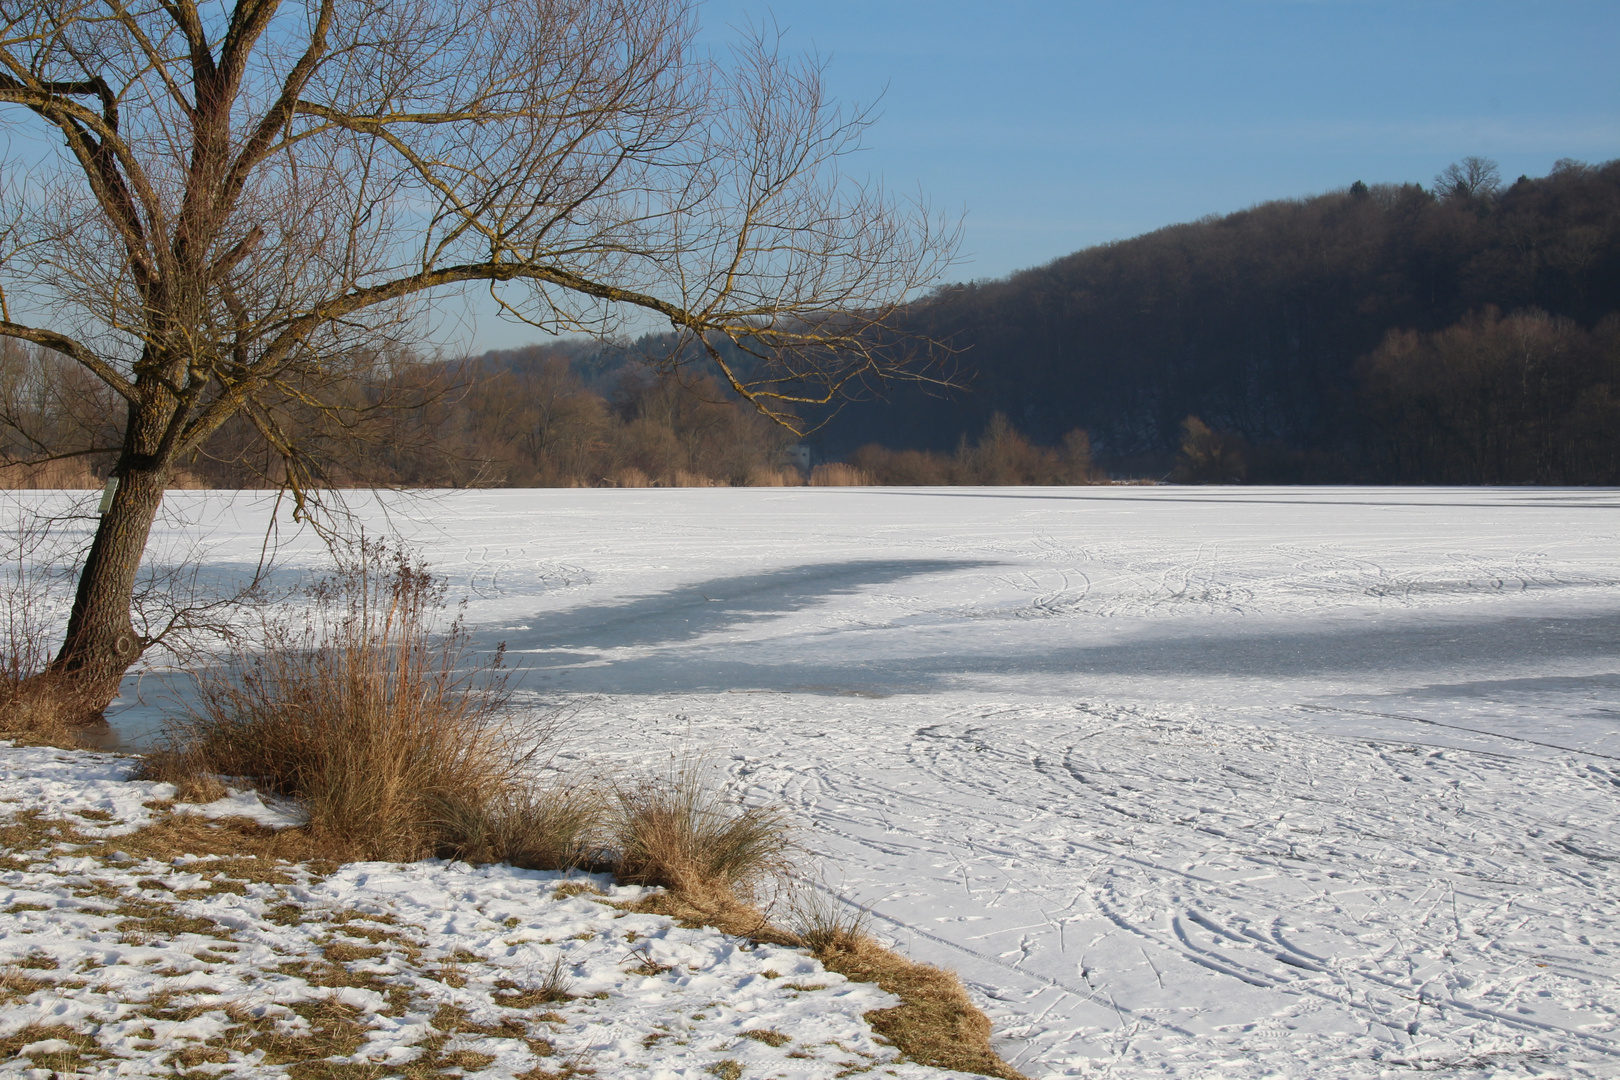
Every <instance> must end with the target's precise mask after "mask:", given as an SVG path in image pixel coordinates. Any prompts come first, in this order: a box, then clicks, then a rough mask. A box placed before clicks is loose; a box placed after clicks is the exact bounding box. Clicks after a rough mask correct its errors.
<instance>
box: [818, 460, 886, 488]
mask: <svg viewBox="0 0 1620 1080" xmlns="http://www.w3.org/2000/svg"><path fill="white" fill-rule="evenodd" d="M810 486H811V487H871V486H872V477H871V474H869V473H868V472H867V471H866V470H865V469H857V468H856V467H855V466H853V465H846V464H844V463H843V462H842V461H829V462H826V463H825V464H821V465H817V466H816V467H815V468H814V469H812V470H810Z"/></svg>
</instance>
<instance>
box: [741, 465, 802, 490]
mask: <svg viewBox="0 0 1620 1080" xmlns="http://www.w3.org/2000/svg"><path fill="white" fill-rule="evenodd" d="M746 486H747V487H803V486H804V474H803V473H801V472H799V470H798V469H793V468H786V469H772V468H767V467H766V466H763V465H756V466H754V467H753V468H752V469H749V470H748V483H747V485H746Z"/></svg>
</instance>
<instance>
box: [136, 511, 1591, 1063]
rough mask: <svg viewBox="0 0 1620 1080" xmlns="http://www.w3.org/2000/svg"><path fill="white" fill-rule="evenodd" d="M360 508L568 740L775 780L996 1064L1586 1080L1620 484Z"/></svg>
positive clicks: (853, 890)
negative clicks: (955, 1002) (507, 653)
mask: <svg viewBox="0 0 1620 1080" xmlns="http://www.w3.org/2000/svg"><path fill="white" fill-rule="evenodd" d="M267 505H268V504H267V503H266V502H264V501H262V500H259V501H256V500H255V499H254V497H251V496H246V495H238V496H235V497H233V498H230V499H227V498H225V497H221V496H217V495H202V494H194V493H177V494H176V495H173V496H171V506H172V507H173V508H174V509H175V510H176V512H177V517H179V518H184V517H186V516H187V515H188V512H189V514H190V516H191V517H193V518H194V519H197V520H201V521H205V522H206V523H207V530H208V534H209V538H210V539H209V542H210V543H212V544H213V545H214V546H213V548H212V551H213V554H212V555H211V556H210V557H211V558H212V559H214V560H216V561H217V562H218V564H219V565H220V566H221V567H222V568H228V567H229V566H230V565H232V564H236V565H251V564H252V562H253V561H254V560H255V559H256V558H257V555H258V552H259V548H260V543H261V541H262V529H263V525H264V523H263V507H265V506H267ZM388 505H389V509H390V513H389V515H388V517H387V521H388V523H389V524H390V525H391V526H392V527H395V528H398V529H400V530H401V531H403V532H404V533H406V534H407V535H409V536H410V537H411V538H412V539H413V540H414V541H415V542H416V543H419V544H420V545H422V546H423V547H424V548H425V549H426V551H427V553H428V556H429V558H430V560H431V561H432V562H433V563H434V565H435V566H436V568H437V569H439V570H440V571H441V572H444V573H447V574H448V575H450V577H451V580H452V584H453V586H454V587H455V589H457V590H459V591H461V592H464V593H466V594H467V595H468V596H469V597H470V598H471V607H470V614H471V617H472V619H473V621H474V622H475V623H476V624H477V625H478V627H479V632H480V634H482V635H483V637H484V639H485V640H487V641H488V642H491V643H493V642H494V641H497V640H504V641H505V642H507V644H508V646H509V648H510V649H511V650H512V651H513V652H514V654H515V655H516V656H518V657H519V658H520V659H521V660H522V661H523V662H524V664H525V665H526V668H525V670H526V675H525V680H524V688H525V693H527V694H530V695H532V696H533V698H534V699H535V700H537V701H543V702H548V703H554V704H569V705H571V706H572V707H574V708H576V709H577V710H578V712H577V713H576V715H575V716H574V718H573V720H572V721H571V723H570V732H571V735H572V739H571V741H570V743H569V745H568V747H567V749H566V753H567V754H568V755H570V756H572V757H573V758H576V759H582V760H594V761H602V760H609V761H614V762H621V763H624V764H627V765H629V764H647V763H650V762H656V761H659V760H662V759H664V758H666V757H667V756H668V755H669V754H671V753H677V752H681V751H682V750H685V749H689V748H694V747H695V748H699V749H705V750H708V751H710V752H711V753H712V754H713V755H714V756H715V757H716V758H717V760H719V761H720V762H721V763H723V764H724V765H725V767H726V768H727V769H728V770H729V772H730V774H731V776H732V778H733V779H734V780H735V781H736V782H737V783H738V784H739V785H741V786H742V787H743V789H744V790H745V791H746V792H747V793H748V794H749V796H750V797H752V798H757V799H761V800H767V799H768V800H774V801H778V802H785V803H786V804H787V805H788V806H789V807H791V808H792V809H793V810H794V811H795V812H796V813H797V814H798V815H799V816H800V817H801V819H802V820H803V821H804V822H805V823H806V825H807V827H808V829H809V830H810V833H811V836H812V838H813V843H814V845H815V846H816V847H817V848H818V849H819V850H820V851H821V852H822V853H824V855H825V856H826V859H825V864H824V865H825V867H826V875H827V884H828V886H829V887H831V888H833V889H835V890H837V891H838V892H839V893H840V894H841V895H843V896H845V897H847V898H849V899H850V900H851V901H853V902H858V903H860V904H862V905H865V906H867V907H868V908H869V909H870V911H871V913H872V918H873V921H874V925H875V927H876V928H877V929H878V930H879V931H880V932H882V933H884V934H886V935H888V936H889V937H891V938H892V939H894V940H895V941H896V942H898V943H899V945H900V946H901V948H902V949H904V950H905V951H907V952H908V953H910V954H911V955H914V956H917V957H918V958H921V959H925V960H928V961H931V962H935V963H940V964H943V965H946V966H949V967H953V968H955V969H956V970H958V971H959V972H960V973H961V975H962V976H963V978H964V980H965V981H966V982H967V984H968V985H969V987H970V989H971V990H972V991H973V992H974V993H975V994H976V995H977V996H978V997H979V998H980V1000H981V1002H982V1003H983V1004H984V1005H985V1006H986V1008H987V1010H988V1011H989V1012H990V1013H991V1015H992V1017H993V1018H994V1019H995V1021H996V1023H997V1028H998V1033H999V1034H998V1039H999V1041H998V1047H999V1049H1000V1050H1001V1051H1002V1053H1003V1056H1004V1057H1006V1058H1007V1059H1008V1060H1009V1061H1011V1062H1012V1063H1013V1064H1014V1065H1016V1066H1017V1067H1019V1068H1020V1069H1022V1070H1024V1071H1025V1072H1027V1073H1029V1074H1030V1075H1032V1076H1045V1075H1052V1076H1063V1075H1076V1076H1090V1075H1098V1076H1103V1075H1118V1076H1122V1077H1123V1076H1131V1077H1136V1076H1170V1077H1204V1076H1210V1075H1217V1074H1218V1075H1221V1076H1230V1077H1262V1076H1266V1077H1270V1076H1282V1077H1316V1076H1335V1077H1372V1076H1385V1075H1396V1074H1401V1073H1405V1072H1410V1071H1413V1070H1436V1071H1445V1072H1448V1073H1450V1074H1452V1075H1471V1076H1549V1077H1553V1076H1557V1077H1567V1076H1620V1028H1617V1021H1620V951H1617V950H1620V835H1617V831H1620V829H1617V824H1616V822H1617V820H1620V493H1617V492H1614V491H1606V490H1547V489H1446V490H1439V489H1356V488H1317V489H1284V488H1269V489H1268V488H1244V489H1208V488H1140V487H1119V488H1079V489H1028V488H1025V489H910V490H873V489H797V490H776V491H771V490H640V491H635V490H621V491H600V490H596V491H502V492H457V493H452V494H448V495H436V496H433V497H430V498H428V499H425V500H418V501H415V502H412V501H409V500H404V499H391V500H390V502H389V504H388ZM368 515H369V519H370V521H371V522H372V525H371V527H372V528H373V529H378V528H382V527H383V521H384V518H383V515H381V514H380V513H378V512H376V510H375V508H371V509H370V510H366V509H365V508H362V516H363V517H364V516H368ZM176 535H178V534H176ZM298 544H302V545H303V546H301V547H300V546H297V545H289V546H288V548H287V549H286V552H285V555H284V558H285V560H286V565H287V567H288V568H289V569H293V570H296V569H299V568H301V567H313V566H315V565H317V563H318V561H319V557H320V553H319V549H318V546H317V545H316V544H314V543H313V542H305V541H302V540H300V541H298ZM154 696H155V692H154V691H152V690H151V689H150V687H149V689H148V692H147V694H146V699H147V700H148V701H150V700H152V699H153V698H154ZM150 712H151V708H150V706H143V705H140V704H138V703H137V704H133V705H132V706H131V708H130V710H129V711H128V712H127V713H126V714H125V718H124V720H123V721H122V726H123V727H124V729H125V730H126V731H127V732H131V733H134V732H137V731H138V730H139V729H140V727H141V725H142V724H143V723H146V722H148V721H147V719H146V718H148V717H149V716H150Z"/></svg>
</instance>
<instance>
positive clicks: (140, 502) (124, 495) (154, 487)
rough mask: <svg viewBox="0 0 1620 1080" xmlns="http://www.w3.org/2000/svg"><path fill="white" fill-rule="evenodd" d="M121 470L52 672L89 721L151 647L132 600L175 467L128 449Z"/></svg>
mask: <svg viewBox="0 0 1620 1080" xmlns="http://www.w3.org/2000/svg"><path fill="white" fill-rule="evenodd" d="M118 476H119V483H118V490H117V492H116V493H114V495H113V500H112V506H111V507H110V508H109V509H108V510H107V512H106V513H105V514H103V515H102V516H101V523H100V525H99V526H98V527H97V528H96V538H95V541H94V542H93V543H92V544H91V546H90V554H89V556H88V557H87V558H86V559H85V562H84V568H83V569H82V570H81V571H80V572H79V585H78V591H77V593H76V594H75V596H74V598H73V609H72V612H71V613H70V614H69V616H68V628H67V635H66V637H65V638H64V640H63V642H62V649H61V651H60V652H59V653H58V654H57V656H56V659H55V660H53V661H51V666H50V668H49V669H48V670H47V671H46V673H45V676H44V677H45V678H46V679H47V680H49V681H50V682H51V683H53V684H54V685H55V686H56V687H57V688H58V689H59V690H62V691H66V693H67V696H68V698H69V699H70V700H71V702H72V711H73V713H74V715H75V718H76V719H77V720H78V721H79V722H81V723H91V722H94V721H96V720H98V719H100V717H101V713H102V711H103V710H104V709H106V707H107V705H108V703H109V702H111V701H112V699H113V698H114V697H115V696H116V695H117V693H118V686H119V683H120V682H121V681H122V679H123V676H124V672H126V671H128V670H129V667H130V665H131V664H133V663H134V662H135V661H136V660H137V659H139V658H140V655H141V652H142V651H143V650H144V649H145V648H146V645H147V642H145V641H143V640H142V639H141V637H140V636H139V635H138V634H136V633H135V629H134V627H133V625H132V624H131V622H130V599H131V597H132V596H133V594H134V591H135V575H136V572H137V571H138V570H139V569H140V565H141V554H142V552H144V551H145V549H146V539H147V536H148V534H149V533H150V532H151V531H152V521H153V520H154V519H155V518H156V517H157V512H158V506H159V505H160V504H161V503H162V502H163V486H164V483H165V481H166V480H167V478H168V469H167V468H164V467H161V466H156V465H152V464H149V463H147V462H141V461H140V459H139V458H138V456H136V455H131V454H127V453H126V454H125V455H124V459H123V461H121V462H120V463H119V468H118Z"/></svg>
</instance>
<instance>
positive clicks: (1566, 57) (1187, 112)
mask: <svg viewBox="0 0 1620 1080" xmlns="http://www.w3.org/2000/svg"><path fill="white" fill-rule="evenodd" d="M702 14H703V23H704V27H705V30H704V35H705V38H706V39H707V40H708V41H709V42H711V43H712V44H715V45H717V46H723V45H724V43H725V42H727V41H728V40H732V39H734V37H735V35H734V34H733V33H732V31H731V30H730V29H729V28H730V27H733V26H742V25H744V24H746V23H747V22H749V21H750V20H752V21H753V22H755V23H760V22H764V23H774V24H775V25H776V26H778V27H779V28H780V29H781V30H782V31H783V33H784V43H785V45H786V46H787V47H788V48H790V49H794V50H798V51H808V50H813V51H815V52H817V53H819V54H821V55H822V56H823V57H824V58H826V59H827V60H828V61H829V66H828V70H827V80H828V84H829V86H830V87H831V89H832V91H833V93H834V94H835V95H836V96H837V97H839V98H842V99H845V100H852V101H857V102H871V101H873V100H875V99H881V100H880V102H879V111H880V113H881V118H880V120H879V122H878V123H877V125H876V126H875V127H874V128H873V129H872V131H871V134H870V138H869V140H868V142H869V143H870V149H868V150H867V151H865V152H864V153H863V154H862V155H861V156H860V157H859V158H858V159H856V160H855V161H853V162H851V165H852V167H853V168H854V169H855V170H856V171H859V172H863V173H870V174H872V175H874V176H881V177H882V178H883V179H884V181H885V182H886V183H888V184H890V185H891V186H895V187H899V188H902V189H906V190H913V189H916V188H918V187H920V188H921V190H922V191H923V192H925V193H926V194H927V195H928V196H929V197H930V198H931V199H932V201H933V202H934V203H935V205H936V206H938V207H941V208H944V209H950V210H953V211H955V210H961V211H965V212H966V215H967V216H966V233H965V243H964V246H963V259H962V262H961V263H960V264H959V266H958V267H957V270H956V273H955V274H954V275H953V276H954V277H955V278H957V279H964V280H965V279H970V278H987V277H1000V276H1002V275H1005V274H1008V273H1011V272H1013V271H1015V270H1019V269H1023V268H1026V267H1030V266H1037V265H1040V264H1042V263H1046V262H1049V261H1050V260H1052V259H1055V258H1058V257H1059V256H1062V255H1066V254H1068V253H1070V252H1072V251H1075V250H1078V249H1080V248H1082V247H1086V246H1089V245H1092V244H1097V243H1102V242H1105V241H1108V240H1116V239H1121V238H1124V237H1129V236H1135V235H1137V234H1140V233H1143V232H1147V231H1149V230H1151V229H1155V228H1158V227H1159V226H1162V225H1168V224H1171V223H1174V222H1179V221H1189V220H1192V219H1195V218H1198V217H1202V216H1203V215H1206V214H1211V213H1225V212H1228V211H1232V210H1238V209H1241V208H1243V207H1245V206H1250V205H1252V204H1254V203H1257V202H1261V201H1264V200H1267V199H1275V198H1284V197H1292V196H1299V195H1308V194H1312V193H1316V192H1321V191H1326V190H1329V189H1332V188H1337V187H1344V186H1346V185H1348V184H1350V183H1351V182H1352V181H1354V180H1358V179H1360V180H1365V181H1367V182H1368V183H1377V182H1381V181H1410V180H1415V181H1419V182H1422V183H1424V184H1428V183H1429V182H1430V181H1431V180H1432V178H1433V177H1434V174H1435V173H1437V172H1439V171H1440V170H1441V169H1442V168H1444V167H1445V166H1446V165H1447V164H1448V163H1449V162H1452V161H1455V160H1457V159H1458V158H1460V157H1463V156H1464V155H1467V154H1482V155H1484V156H1487V157H1491V158H1494V159H1496V160H1497V161H1498V162H1499V163H1500V164H1501V169H1502V173H1503V175H1504V177H1505V178H1507V179H1508V180H1512V179H1513V178H1514V177H1516V176H1518V175H1519V174H1521V173H1527V174H1530V175H1532V176H1539V175H1543V174H1545V173H1546V172H1547V171H1548V170H1549V169H1550V168H1551V166H1552V164H1553V162H1554V161H1556V160H1558V159H1559V158H1563V157H1570V158H1576V159H1578V160H1583V161H1592V162H1596V161H1606V160H1609V159H1612V158H1616V157H1620V2H1616V0H1606V2H1599V3H1589V2H1561V0H1523V2H1494V0H1473V2H1467V3H1463V2H1440V0H1435V2H1428V0H1402V2H1398V3H1392V2H1378V0H1367V2H1356V0H1205V2H1096V3H1093V2H1079V0H1075V2H1064V0H1025V2H997V3H989V2H973V0H707V2H705V3H704V5H703V8H702ZM532 334H533V331H532V330H527V331H525V330H514V329H508V328H505V327H500V326H497V325H495V324H493V323H492V322H491V320H488V319H484V318H481V319H479V320H478V325H477V330H476V333H475V338H476V346H477V347H480V348H490V347H504V346H507V345H510V344H516V343H518V342H517V340H516V339H517V338H522V339H524V340H527V339H528V336H532Z"/></svg>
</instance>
